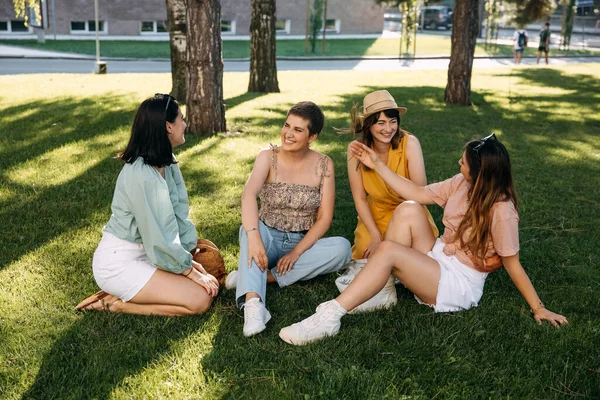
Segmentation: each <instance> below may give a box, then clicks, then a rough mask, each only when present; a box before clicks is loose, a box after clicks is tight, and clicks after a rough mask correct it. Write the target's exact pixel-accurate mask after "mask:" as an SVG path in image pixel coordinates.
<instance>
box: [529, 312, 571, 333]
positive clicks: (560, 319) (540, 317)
mask: <svg viewBox="0 0 600 400" xmlns="http://www.w3.org/2000/svg"><path fill="white" fill-rule="evenodd" d="M533 318H534V319H535V321H536V322H537V323H538V325H541V324H542V321H544V320H545V321H548V322H550V323H551V324H552V325H554V326H555V327H556V328H560V325H566V324H568V323H569V321H567V318H565V316H564V315H560V314H556V313H553V312H552V311H550V310H546V309H545V308H540V309H539V310H536V312H535V313H534V314H533Z"/></svg>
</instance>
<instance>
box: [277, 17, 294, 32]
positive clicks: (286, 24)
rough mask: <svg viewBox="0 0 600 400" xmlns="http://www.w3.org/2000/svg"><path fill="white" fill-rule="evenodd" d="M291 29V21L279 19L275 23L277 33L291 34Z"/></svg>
mask: <svg viewBox="0 0 600 400" xmlns="http://www.w3.org/2000/svg"><path fill="white" fill-rule="evenodd" d="M291 27H292V20H291V19H278V20H276V21H275V32H277V33H290V32H291Z"/></svg>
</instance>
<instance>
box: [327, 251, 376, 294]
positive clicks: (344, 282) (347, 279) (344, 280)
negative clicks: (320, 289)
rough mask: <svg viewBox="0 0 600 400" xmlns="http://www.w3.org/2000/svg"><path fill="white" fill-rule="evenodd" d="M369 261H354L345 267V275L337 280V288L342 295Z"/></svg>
mask: <svg viewBox="0 0 600 400" xmlns="http://www.w3.org/2000/svg"><path fill="white" fill-rule="evenodd" d="M367 261H369V260H367V259H361V260H352V261H350V262H349V263H348V264H346V265H344V267H343V269H345V271H344V273H343V274H342V275H340V276H339V277H338V278H337V279H336V280H335V286H337V288H338V290H339V291H340V293H342V292H343V291H344V289H346V288H347V287H348V285H349V284H350V283H351V282H352V281H353V280H354V278H355V277H356V275H358V273H359V272H360V271H361V270H362V269H363V267H364V266H365V264H366V263H367Z"/></svg>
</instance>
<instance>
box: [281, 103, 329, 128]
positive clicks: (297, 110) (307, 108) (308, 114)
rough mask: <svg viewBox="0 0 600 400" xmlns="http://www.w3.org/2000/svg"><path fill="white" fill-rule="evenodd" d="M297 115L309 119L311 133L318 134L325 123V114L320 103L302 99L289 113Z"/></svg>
mask: <svg viewBox="0 0 600 400" xmlns="http://www.w3.org/2000/svg"><path fill="white" fill-rule="evenodd" d="M290 114H291V115H296V116H298V117H300V118H302V119H305V120H307V121H308V132H309V134H310V135H318V134H319V133H321V130H322V129H323V125H324V124H325V116H324V115H323V111H321V109H320V108H319V106H318V105H316V104H315V103H313V102H312V101H301V102H300V103H297V104H295V105H294V106H293V107H292V108H290V111H288V113H287V115H288V116H289V115H290Z"/></svg>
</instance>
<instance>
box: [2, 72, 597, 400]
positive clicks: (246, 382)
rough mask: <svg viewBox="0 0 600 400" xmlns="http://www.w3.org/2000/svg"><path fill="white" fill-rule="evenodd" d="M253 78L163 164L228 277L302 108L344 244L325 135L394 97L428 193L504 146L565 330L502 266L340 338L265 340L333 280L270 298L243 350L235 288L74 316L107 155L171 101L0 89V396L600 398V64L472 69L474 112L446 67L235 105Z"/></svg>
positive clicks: (112, 168)
mask: <svg viewBox="0 0 600 400" xmlns="http://www.w3.org/2000/svg"><path fill="white" fill-rule="evenodd" d="M247 80H248V74H247V73H226V74H225V75H224V86H225V88H224V93H225V102H226V104H227V118H228V127H229V132H228V133H227V134H223V135H217V136H213V137H194V136H190V135H188V137H187V143H186V144H185V145H184V146H183V147H182V148H180V149H178V150H177V156H178V158H179V160H180V166H181V169H182V171H183V174H184V177H185V179H186V183H187V187H188V191H189V194H190V202H191V208H192V211H191V217H192V219H193V220H194V221H195V222H196V224H197V229H198V233H199V235H200V236H201V237H208V238H210V239H212V240H213V241H214V242H216V243H217V244H218V245H219V246H220V247H221V248H222V250H223V253H224V256H225V260H226V264H227V268H228V269H229V270H232V269H234V268H236V263H237V261H236V260H237V255H238V245H237V230H238V227H239V224H240V196H241V192H242V189H243V185H244V182H245V180H246V179H247V176H248V174H249V173H250V170H251V168H252V164H253V159H254V157H255V155H256V153H257V152H258V151H259V150H260V149H261V148H264V147H265V146H267V145H268V144H269V143H277V142H278V140H279V139H278V132H279V127H280V125H281V124H282V121H283V120H284V117H285V112H286V110H287V109H288V108H289V107H290V105H292V104H293V103H295V102H297V101H300V100H305V99H311V100H313V101H315V102H317V103H318V104H320V105H322V107H323V109H324V112H325V115H326V126H325V129H324V132H323V134H322V135H321V137H320V138H319V139H318V140H317V142H315V144H314V147H315V148H316V149H317V150H319V151H322V152H325V153H327V154H328V155H330V156H331V157H332V159H333V160H334V162H335V168H336V170H335V172H336V187H337V200H336V209H335V216H334V221H333V225H332V227H331V229H330V231H329V232H328V235H343V236H345V237H346V238H348V239H351V238H352V233H353V229H354V224H355V218H356V212H355V210H354V206H353V202H352V197H351V194H350V189H349V184H348V179H347V173H346V170H345V149H346V146H347V144H348V142H349V141H350V140H351V139H352V138H351V137H350V136H340V135H337V134H335V133H334V131H333V128H334V127H337V128H341V127H344V126H346V125H347V123H348V110H349V108H350V107H351V105H352V104H353V103H354V102H360V101H361V100H362V97H363V96H364V95H365V94H366V93H368V92H369V91H372V90H374V89H379V88H388V89H389V90H390V91H391V92H392V94H393V95H394V96H395V97H396V99H397V100H398V101H399V103H400V104H402V105H405V106H407V107H408V113H407V114H406V116H404V117H403V120H402V126H403V127H404V128H405V129H407V130H409V131H411V132H413V133H415V134H416V135H417V136H418V138H419V139H420V141H421V144H422V147H423V153H424V156H425V163H426V167H427V174H428V178H429V181H431V182H434V181H438V180H441V179H445V178H448V177H450V176H452V175H454V174H455V173H457V172H458V164H457V161H458V159H459V157H460V154H461V146H462V145H463V144H464V143H465V142H466V141H468V140H470V139H472V138H478V137H482V136H484V135H487V134H488V133H489V132H496V135H497V136H498V137H499V139H500V140H502V141H503V143H505V145H506V146H507V148H508V149H509V151H510V153H511V159H512V163H513V171H514V176H515V180H516V188H517V192H518V195H519V198H520V212H521V214H520V216H521V222H520V242H521V259H522V262H523V265H524V266H525V268H526V270H527V271H528V273H529V276H530V277H531V279H532V281H533V283H534V285H535V287H536V289H537V291H538V293H539V294H540V297H541V298H542V300H543V301H544V303H545V304H546V305H547V306H548V308H549V309H551V310H553V311H556V312H559V313H563V314H565V315H566V316H567V317H568V319H569V321H570V324H569V325H568V326H566V327H564V328H561V329H555V328H553V327H551V326H550V325H548V324H544V325H542V326H538V325H537V324H535V322H534V321H533V319H532V318H531V316H530V314H529V308H528V306H527V304H526V302H525V301H524V300H523V299H522V298H521V296H520V295H519V293H518V291H517V290H516V289H515V287H514V286H513V284H512V282H511V281H510V279H509V277H508V275H507V273H506V272H505V271H504V270H500V271H499V272H496V273H494V274H492V275H490V276H489V277H488V280H487V283H486V289H485V293H484V296H483V298H482V301H481V304H480V306H479V307H477V308H475V309H472V310H469V311H466V312H462V313H457V314H434V313H432V312H431V311H430V309H428V308H427V307H425V306H420V305H418V304H416V302H415V301H414V299H413V297H412V296H411V295H410V294H409V293H408V292H407V291H406V290H405V289H403V288H402V287H399V288H398V292H399V296H398V297H399V301H398V305H397V306H396V307H394V308H392V309H391V310H389V311H379V312H374V313H370V314H364V315H358V316H348V317H345V318H344V320H343V327H342V330H341V332H340V334H339V335H337V336H336V337H334V338H329V339H327V340H324V341H322V342H319V343H315V344H312V345H310V346H306V347H300V348H297V347H292V346H289V345H287V344H286V343H284V342H283V341H281V340H280V339H279V337H278V336H277V335H278V332H279V329H281V328H282V327H284V326H287V325H289V324H291V323H293V322H296V321H298V320H300V319H302V318H304V317H306V316H308V315H310V314H311V313H312V312H313V310H314V308H315V307H316V306H317V305H318V304H319V303H320V302H322V301H324V300H327V299H330V298H332V297H333V296H335V295H336V288H335V285H334V279H335V276H333V275H332V276H326V277H321V278H318V279H315V280H314V281H310V282H305V283H300V284H297V285H294V286H292V287H289V288H286V289H282V290H279V289H277V288H274V287H270V288H269V290H268V298H267V307H268V308H269V310H270V312H271V314H272V315H273V319H272V321H271V322H270V323H269V325H268V328H267V330H266V331H265V332H263V333H261V334H259V335H257V336H255V337H253V338H251V339H246V338H244V337H243V336H242V323H243V314H242V312H240V311H239V310H238V309H237V308H236V307H235V304H234V295H233V293H232V292H229V291H223V292H222V293H221V294H220V296H219V297H218V298H217V300H216V301H215V304H214V306H213V308H212V310H211V311H210V312H208V313H207V314H206V315H203V316H197V317H190V318H166V317H140V316H131V315H117V314H110V313H77V312H75V311H74V306H75V304H77V303H78V302H79V300H81V299H82V298H83V297H84V296H86V295H88V294H91V293H93V292H94V291H95V290H97V289H96V284H95V282H94V279H93V277H92V273H91V257H92V254H93V252H94V249H95V247H96V245H97V243H98V241H99V240H100V236H101V229H102V226H103V225H104V224H105V223H106V221H107V220H108V218H109V216H110V202H111V198H112V193H113V189H114V184H115V181H116V177H117V175H118V173H119V171H120V168H121V166H122V163H121V162H120V161H119V160H115V159H114V158H113V156H114V155H115V153H116V152H117V151H118V150H119V149H122V148H123V147H124V145H125V144H126V141H127V138H128V134H129V133H128V130H129V128H130V124H131V122H132V117H133V115H134V112H135V108H136V106H137V105H138V104H139V103H140V102H141V101H142V100H143V99H144V98H145V97H147V96H148V95H151V94H153V93H155V92H165V91H168V89H169V87H170V76H169V75H168V74H126V75H116V74H109V75H105V76H96V75H58V74H57V75H26V76H25V75H23V76H18V75H15V76H0V86H1V87H2V88H3V90H2V94H0V121H1V124H0V153H1V155H2V156H1V157H0V202H1V205H2V206H1V208H0V220H1V221H2V225H3V229H2V231H1V232H0V398H3V399H20V398H25V399H47V398H48V399H49V398H57V399H82V398H98V399H105V398H114V399H121V398H135V399H141V398H164V399H171V398H173V399H190V398H240V399H282V398H284V399H287V398H289V399H297V398H301V399H313V398H324V399H335V398H347V399H371V398H372V399H380V398H393V399H398V398H419V399H420V398H423V399H425V398H456V399H462V398H475V399H478V398H543V399H551V398H564V397H580V398H587V399H593V398H600V346H599V343H600V311H599V310H600V296H599V295H598V293H599V292H600V279H599V278H598V277H599V273H600V257H599V256H598V249H599V248H600V228H599V226H600V225H599V221H600V192H599V191H598V187H600V140H599V138H598V132H599V131H600V120H599V119H598V115H599V112H600V107H599V104H600V64H586V65H568V66H565V67H562V68H514V69H508V68H502V69H489V70H476V71H475V74H474V77H473V81H472V89H473V102H474V105H473V107H469V108H464V107H450V106H446V105H445V104H444V103H443V95H444V86H445V80H446V72H445V71H402V72H378V73H376V74H375V73H372V72H359V71H319V72H302V71H294V72H282V73H280V74H279V81H280V85H281V93H278V94H269V95H258V94H245V93H244V92H243V91H244V88H245V87H246V86H247ZM431 210H432V213H433V215H434V218H435V219H436V221H437V222H438V226H440V220H441V210H440V209H439V208H432V209H431Z"/></svg>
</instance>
